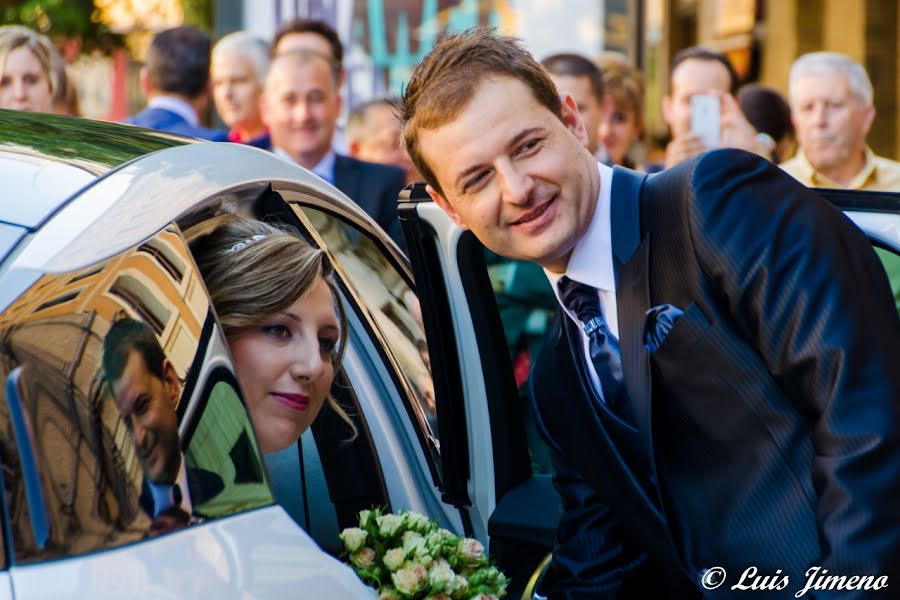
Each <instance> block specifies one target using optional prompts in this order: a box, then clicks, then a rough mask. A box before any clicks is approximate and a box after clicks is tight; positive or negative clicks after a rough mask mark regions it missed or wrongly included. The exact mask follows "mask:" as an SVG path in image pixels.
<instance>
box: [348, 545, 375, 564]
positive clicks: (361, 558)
mask: <svg viewBox="0 0 900 600" xmlns="http://www.w3.org/2000/svg"><path fill="white" fill-rule="evenodd" d="M350 562H351V563H353V565H354V566H356V567H359V568H360V569H366V568H368V567H371V566H372V565H374V564H375V551H374V550H372V549H371V548H363V549H362V550H357V551H356V552H354V553H353V554H351V555H350Z"/></svg>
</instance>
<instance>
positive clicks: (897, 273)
mask: <svg viewBox="0 0 900 600" xmlns="http://www.w3.org/2000/svg"><path fill="white" fill-rule="evenodd" d="M875 254H877V255H878V258H880V259H881V264H882V265H884V270H885V271H886V272H887V276H888V280H889V281H890V283H891V291H892V292H893V294H894V304H895V305H896V306H897V311H898V312H900V256H898V255H897V253H896V252H892V251H890V250H886V249H885V248H881V247H878V246H876V247H875Z"/></svg>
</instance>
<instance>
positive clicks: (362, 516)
mask: <svg viewBox="0 0 900 600" xmlns="http://www.w3.org/2000/svg"><path fill="white" fill-rule="evenodd" d="M371 514H372V511H371V510H361V511H359V526H360V527H365V526H366V522H367V521H368V520H369V515H371Z"/></svg>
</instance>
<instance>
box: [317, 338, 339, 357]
mask: <svg viewBox="0 0 900 600" xmlns="http://www.w3.org/2000/svg"><path fill="white" fill-rule="evenodd" d="M319 348H321V349H322V353H323V354H334V353H335V352H337V340H336V339H335V338H331V337H328V336H323V337H320V338H319Z"/></svg>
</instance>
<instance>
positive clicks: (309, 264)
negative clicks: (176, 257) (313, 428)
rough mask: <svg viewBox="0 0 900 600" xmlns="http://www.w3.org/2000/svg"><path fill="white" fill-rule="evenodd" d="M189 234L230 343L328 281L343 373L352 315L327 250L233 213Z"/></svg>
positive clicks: (331, 399)
mask: <svg viewBox="0 0 900 600" xmlns="http://www.w3.org/2000/svg"><path fill="white" fill-rule="evenodd" d="M186 237H187V239H188V242H189V243H190V246H191V251H192V253H193V255H194V260H195V261H196V262H197V267H198V268H199V270H200V274H201V275H202V276H203V280H204V281H205V282H206V288H207V289H208V290H209V296H210V298H211V299H212V303H213V306H214V307H215V310H216V314H218V316H219V321H220V322H221V324H222V329H223V330H224V332H225V338H226V339H227V340H228V343H229V344H230V343H231V342H232V341H234V340H235V339H237V338H238V337H239V336H240V335H241V334H242V333H244V332H246V331H247V330H248V329H250V328H253V327H256V326H258V325H260V324H261V323H262V322H264V321H265V319H266V317H268V316H269V315H272V314H275V313H279V312H282V311H284V310H287V309H288V308H290V307H291V306H292V305H293V304H294V303H295V302H297V301H298V300H301V299H302V298H303V297H304V296H305V295H306V294H308V293H309V292H310V290H312V288H313V286H314V285H315V284H316V282H318V281H319V279H320V278H321V279H322V280H324V281H325V283H326V284H327V285H328V288H329V289H330V290H331V295H332V298H333V299H334V310H335V314H336V315H337V317H338V323H339V327H340V332H339V337H338V343H337V351H336V352H335V353H334V354H333V356H332V364H333V366H334V372H335V374H337V372H338V371H339V369H340V366H341V361H342V359H343V357H344V351H345V349H346V345H347V315H346V313H345V312H344V306H343V304H342V303H341V300H340V294H339V293H338V288H337V285H336V284H335V282H334V269H333V267H332V266H331V262H330V261H329V260H328V258H327V257H326V256H325V253H324V252H323V251H322V250H319V249H317V248H314V247H313V246H311V245H310V244H309V243H308V242H307V241H306V240H304V239H302V238H301V237H299V235H296V234H292V233H289V232H288V231H285V230H283V229H279V228H278V227H275V226H273V225H270V224H268V223H264V222H262V221H256V220H252V219H245V218H243V217H239V216H237V215H234V214H230V213H227V214H222V215H218V216H215V217H212V218H210V219H207V220H205V221H203V222H202V223H199V224H197V225H195V226H194V227H191V228H190V229H189V230H188V231H187V232H186ZM327 401H328V405H329V406H330V407H331V409H332V410H334V412H335V413H337V414H338V416H339V417H340V418H341V419H343V420H344V421H346V422H347V424H348V425H349V426H350V428H351V429H352V430H353V437H356V433H357V430H356V426H355V425H354V423H353V421H352V420H351V419H350V416H349V415H348V414H347V413H346V412H345V411H344V409H343V408H341V406H340V404H338V403H337V401H336V400H335V399H334V397H333V396H332V395H331V393H330V392H329V394H328V397H327Z"/></svg>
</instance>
